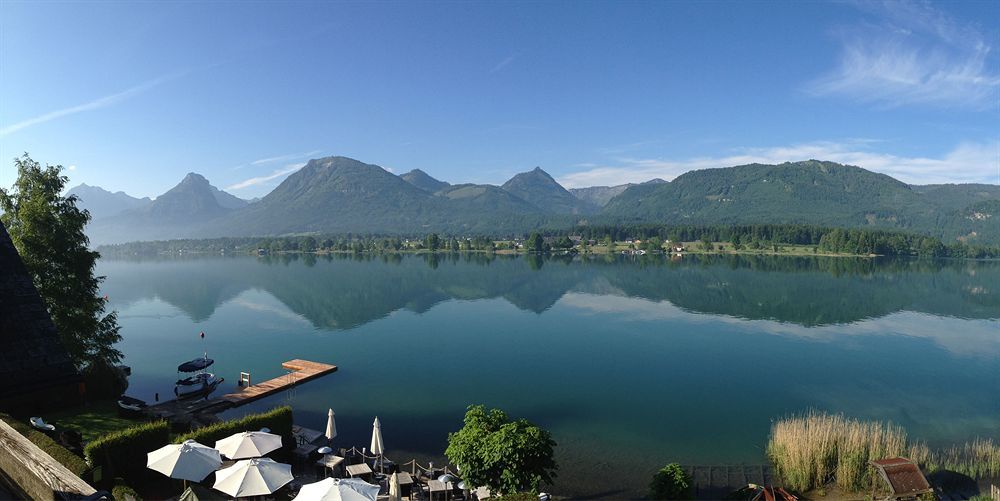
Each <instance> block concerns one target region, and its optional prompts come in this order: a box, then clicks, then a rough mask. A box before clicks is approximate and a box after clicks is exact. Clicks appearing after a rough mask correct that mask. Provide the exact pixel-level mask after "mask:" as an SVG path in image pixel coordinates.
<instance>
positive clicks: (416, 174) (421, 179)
mask: <svg viewBox="0 0 1000 501" xmlns="http://www.w3.org/2000/svg"><path fill="white" fill-rule="evenodd" d="M399 177H400V178H402V179H403V181H406V182H407V183H410V184H412V185H413V186H416V187H417V188H420V189H422V190H424V191H426V192H428V193H437V192H438V191H441V190H442V189H444V188H447V187H448V186H451V185H450V184H448V183H446V182H444V181H438V180H437V179H434V178H433V177H431V176H430V175H429V174H427V173H426V172H424V171H422V170H420V169H413V170H411V171H410V172H407V173H406V174H402V175H400V176H399Z"/></svg>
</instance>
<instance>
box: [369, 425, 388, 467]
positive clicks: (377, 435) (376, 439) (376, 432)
mask: <svg viewBox="0 0 1000 501" xmlns="http://www.w3.org/2000/svg"><path fill="white" fill-rule="evenodd" d="M371 449H372V454H374V455H376V456H378V457H379V464H381V460H382V453H383V452H385V446H384V444H383V443H382V423H380V422H379V420H378V416H375V422H374V423H373V424H372V447H371Z"/></svg>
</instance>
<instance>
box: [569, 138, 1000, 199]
mask: <svg viewBox="0 0 1000 501" xmlns="http://www.w3.org/2000/svg"><path fill="white" fill-rule="evenodd" d="M872 144H873V142H872V141H867V140H853V141H847V142H833V141H816V142H811V143H803V144H796V145H790V146H779V147H768V148H746V149H743V150H739V151H737V152H735V153H734V154H731V155H727V156H719V157H696V158H689V159H678V160H670V159H659V158H656V159H649V158H619V159H616V160H615V162H614V164H611V165H609V164H608V163H605V164H603V165H600V166H597V167H593V168H588V169H586V170H582V171H578V172H575V173H572V174H567V175H565V176H562V177H560V178H559V182H560V183H561V184H562V185H563V186H565V187H567V188H583V187H586V186H607V185H617V184H624V183H641V182H644V181H648V180H650V179H653V178H657V177H658V178H662V179H666V180H668V181H669V180H671V179H673V178H675V177H677V176H679V175H681V174H683V173H685V172H687V171H690V170H697V169H709V168H716V167H732V166H735V165H745V164H752V163H763V164H779V163H784V162H795V161H801V160H809V159H816V160H828V161H832V162H838V163H842V164H847V165H855V166H858V167H861V168H864V169H868V170H871V171H874V172H880V173H883V174H888V175H890V176H892V177H894V178H896V179H898V180H900V181H903V182H904V183H909V184H932V183H998V184H1000V141H997V140H994V141H992V142H987V143H974V142H966V143H962V144H960V145H958V146H957V147H956V148H955V149H953V150H952V151H950V152H948V153H947V154H945V155H944V156H942V157H940V158H930V157H907V156H900V155H893V154H890V153H879V152H875V151H871V150H870V149H869V148H870V146H871V145H872Z"/></svg>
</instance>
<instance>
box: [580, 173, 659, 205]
mask: <svg viewBox="0 0 1000 501" xmlns="http://www.w3.org/2000/svg"><path fill="white" fill-rule="evenodd" d="M663 183H666V181H664V180H662V179H660V178H656V179H650V180H649V181H646V182H644V183H639V184H663ZM635 185H636V183H627V184H619V185H617V186H589V187H587V188H570V189H569V192H570V193H572V194H573V195H574V196H576V197H577V198H579V199H580V200H585V201H587V202H590V203H592V204H594V205H596V206H598V207H604V206H605V205H608V202H610V201H611V199H612V198H615V197H617V196H618V195H621V194H622V193H624V192H625V190H627V189H629V188H631V187H633V186H635Z"/></svg>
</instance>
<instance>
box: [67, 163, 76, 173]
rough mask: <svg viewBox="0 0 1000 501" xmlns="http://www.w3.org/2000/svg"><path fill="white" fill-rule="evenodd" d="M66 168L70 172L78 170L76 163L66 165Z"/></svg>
mask: <svg viewBox="0 0 1000 501" xmlns="http://www.w3.org/2000/svg"><path fill="white" fill-rule="evenodd" d="M66 170H68V171H70V172H73V171H75V170H76V165H75V164H74V165H70V166H69V167H66Z"/></svg>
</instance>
